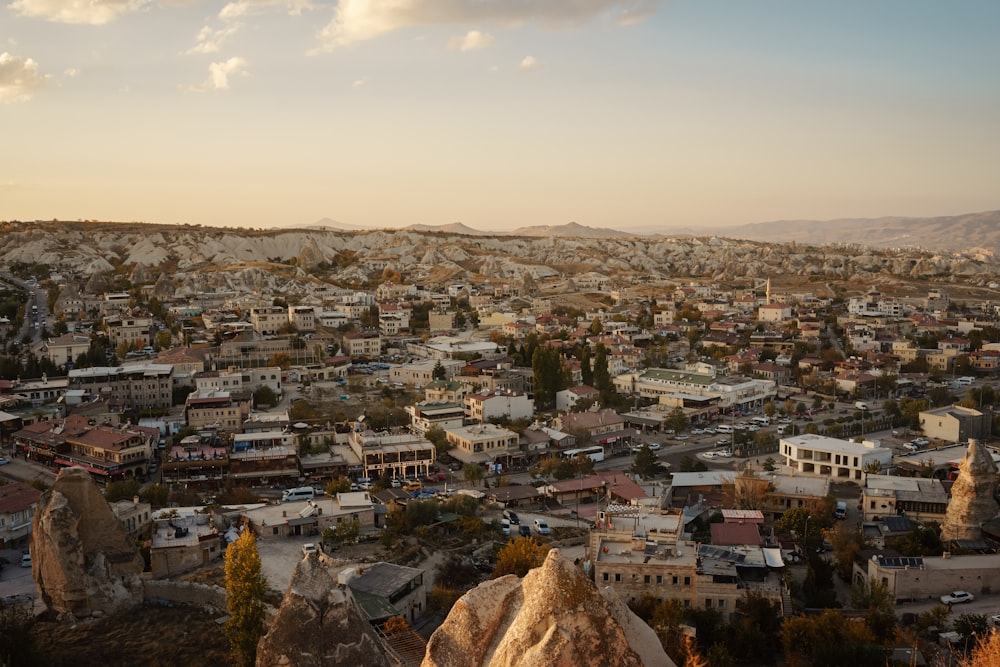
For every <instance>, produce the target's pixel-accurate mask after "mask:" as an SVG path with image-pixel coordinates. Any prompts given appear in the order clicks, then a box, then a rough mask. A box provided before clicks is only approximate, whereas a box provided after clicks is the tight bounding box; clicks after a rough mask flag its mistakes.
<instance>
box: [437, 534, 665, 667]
mask: <svg viewBox="0 0 1000 667" xmlns="http://www.w3.org/2000/svg"><path fill="white" fill-rule="evenodd" d="M673 664H674V663H673V661H671V660H670V658H669V657H668V656H667V654H666V653H665V652H664V651H663V647H662V646H661V644H660V642H659V640H658V639H657V637H656V634H655V633H654V632H653V630H652V629H651V628H650V627H649V626H648V625H646V624H645V623H643V622H642V621H641V620H640V619H639V618H638V617H637V616H636V615H635V614H633V613H632V612H631V611H630V610H629V609H628V607H626V606H625V604H624V603H623V602H622V601H621V599H620V598H619V597H618V595H617V594H616V593H615V592H614V591H612V590H611V589H604V590H601V591H599V590H598V589H597V588H595V587H594V585H593V584H592V583H591V582H590V580H589V579H587V577H586V576H585V575H584V574H583V572H582V571H580V570H579V569H578V568H577V567H576V566H575V565H573V563H571V562H570V561H568V560H567V559H566V558H564V557H563V556H562V555H561V554H560V553H559V550H558V549H553V550H552V551H550V552H549V555H548V557H547V558H546V559H545V563H544V564H543V565H542V566H541V567H539V568H535V569H534V570H531V571H530V572H528V574H527V575H526V576H525V577H524V578H523V579H519V578H518V577H516V576H514V575H508V576H506V577H500V578H499V579H494V580H492V581H488V582H485V583H483V584H480V585H479V586H477V587H476V588H474V589H473V590H471V591H469V592H468V593H466V594H465V595H464V596H463V597H462V598H461V599H460V600H459V601H458V602H457V603H455V606H454V607H452V610H451V613H449V614H448V618H447V619H445V622H444V624H442V625H441V627H440V628H438V629H437V631H435V632H434V634H433V635H431V639H430V642H429V643H428V645H427V653H426V655H425V657H424V661H423V663H422V666H423V667H487V666H489V667H562V666H564V665H565V666H567V667H569V666H572V667H613V666H621V667H632V666H634V667H643V665H669V666H672V665H673Z"/></svg>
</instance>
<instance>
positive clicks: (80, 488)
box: [31, 468, 143, 617]
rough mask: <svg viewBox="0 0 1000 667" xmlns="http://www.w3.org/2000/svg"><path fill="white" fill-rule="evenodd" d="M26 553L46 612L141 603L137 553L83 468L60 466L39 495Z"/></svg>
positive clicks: (91, 611)
mask: <svg viewBox="0 0 1000 667" xmlns="http://www.w3.org/2000/svg"><path fill="white" fill-rule="evenodd" d="M31 554H32V561H33V565H32V570H33V574H34V577H35V583H36V584H38V591H39V593H40V594H41V596H42V601H43V602H44V603H45V606H46V607H48V609H49V610H50V611H55V612H59V613H68V614H72V615H73V616H78V617H87V616H99V615H106V614H112V613H115V612H118V611H123V610H125V609H129V608H131V607H133V606H134V605H136V604H138V603H140V602H142V599H143V587H142V578H141V575H142V570H143V560H142V556H140V555H139V552H138V550H137V549H136V548H135V546H134V545H133V544H132V543H131V542H130V541H129V539H128V537H127V536H126V535H125V531H124V530H123V529H122V526H121V524H120V523H119V522H118V519H117V518H116V517H115V515H114V513H113V512H112V511H111V507H110V506H109V505H108V503H107V501H106V500H105V499H104V496H103V495H101V491H100V489H98V488H97V484H95V483H94V480H93V479H91V477H90V473H89V472H87V471H86V470H84V469H83V468H65V469H63V470H62V471H60V473H59V477H57V478H56V481H55V484H53V485H52V488H51V489H49V490H48V491H46V492H45V493H43V494H42V497H41V500H39V502H38V507H37V508H36V510H35V519H34V524H33V525H32V533H31Z"/></svg>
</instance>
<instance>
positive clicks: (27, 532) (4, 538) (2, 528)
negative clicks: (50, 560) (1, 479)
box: [0, 482, 42, 549]
mask: <svg viewBox="0 0 1000 667" xmlns="http://www.w3.org/2000/svg"><path fill="white" fill-rule="evenodd" d="M41 497H42V492H41V491H39V490H38V489H36V488H35V487H33V486H28V485H27V484H23V483H21V482H10V483H9V484H4V485H3V486H0V549H15V548H18V547H25V546H27V545H28V542H29V540H30V538H31V523H32V521H34V518H35V507H36V506H37V505H38V500H39V498H41Z"/></svg>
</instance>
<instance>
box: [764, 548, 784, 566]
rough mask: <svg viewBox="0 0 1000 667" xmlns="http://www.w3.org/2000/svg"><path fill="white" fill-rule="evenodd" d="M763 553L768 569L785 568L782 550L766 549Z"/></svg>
mask: <svg viewBox="0 0 1000 667" xmlns="http://www.w3.org/2000/svg"><path fill="white" fill-rule="evenodd" d="M761 551H763V552H764V562H765V563H767V566H768V567H785V561H784V560H782V558H781V549H777V548H773V547H765V548H763V549H761Z"/></svg>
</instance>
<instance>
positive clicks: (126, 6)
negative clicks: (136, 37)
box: [8, 0, 149, 25]
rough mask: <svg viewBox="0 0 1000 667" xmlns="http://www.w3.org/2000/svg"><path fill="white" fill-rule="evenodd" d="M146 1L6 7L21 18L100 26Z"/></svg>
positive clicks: (31, 1)
mask: <svg viewBox="0 0 1000 667" xmlns="http://www.w3.org/2000/svg"><path fill="white" fill-rule="evenodd" d="M148 3H149V0H14V2H12V3H10V4H9V5H8V7H10V8H11V9H12V10H14V12H16V13H17V14H19V15H21V16H28V17H31V18H39V19H44V20H46V21H54V22H56V23H86V24H90V25H103V24H105V23H109V22H111V21H114V20H115V19H116V18H118V17H119V16H121V15H122V14H131V13H133V12H137V11H139V10H140V9H142V8H143V7H144V6H145V5H146V4H148Z"/></svg>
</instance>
